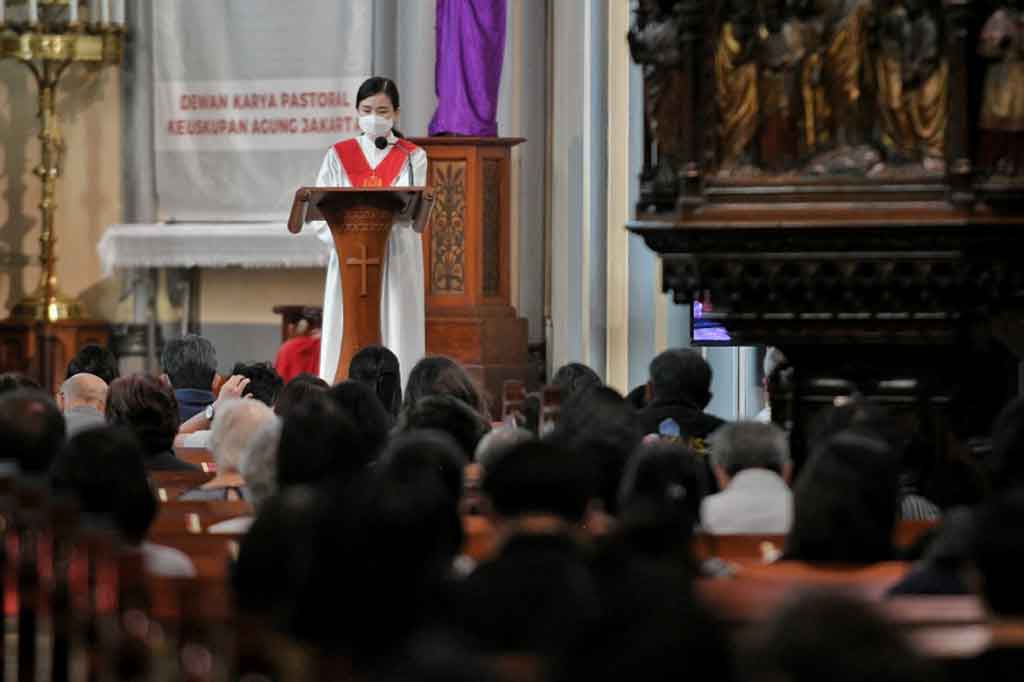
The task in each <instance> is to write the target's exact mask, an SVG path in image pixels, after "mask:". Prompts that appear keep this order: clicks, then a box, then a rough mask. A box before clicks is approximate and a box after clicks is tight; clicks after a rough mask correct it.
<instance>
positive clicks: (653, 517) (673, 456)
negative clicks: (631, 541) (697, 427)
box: [619, 441, 709, 538]
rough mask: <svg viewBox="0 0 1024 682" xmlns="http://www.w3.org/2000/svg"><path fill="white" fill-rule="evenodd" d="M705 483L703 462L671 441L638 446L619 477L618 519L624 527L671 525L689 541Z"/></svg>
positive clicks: (705, 474) (705, 488)
mask: <svg viewBox="0 0 1024 682" xmlns="http://www.w3.org/2000/svg"><path fill="white" fill-rule="evenodd" d="M708 483H709V482H708V480H707V473H706V471H705V469H704V464H703V462H702V461H701V460H700V459H699V458H698V457H697V455H695V454H694V453H693V451H691V450H690V449H689V448H687V447H685V446H683V445H681V444H679V443H675V442H671V441H657V442H655V443H649V444H644V445H641V446H640V447H639V448H638V449H637V451H636V452H635V453H634V454H633V456H632V457H630V458H629V462H628V463H627V464H626V471H625V473H624V474H623V476H622V485H621V487H620V488H619V510H620V516H621V518H622V520H623V521H624V522H626V523H634V524H648V523H657V524H671V525H674V526H675V531H676V532H679V530H680V529H682V530H685V531H686V532H685V537H687V538H688V537H689V531H690V530H692V528H693V527H694V525H695V524H696V523H697V522H698V521H699V520H700V503H701V500H702V499H704V496H705V495H706V494H707V492H708V489H709V485H708Z"/></svg>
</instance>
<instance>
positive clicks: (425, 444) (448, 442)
mask: <svg viewBox="0 0 1024 682" xmlns="http://www.w3.org/2000/svg"><path fill="white" fill-rule="evenodd" d="M466 461H467V460H466V456H465V454H464V453H463V452H462V448H460V447H459V445H458V443H456V442H455V441H454V440H453V439H452V438H451V436H449V435H448V434H446V433H443V432H440V431H429V430H422V431H410V432H409V433H403V434H400V435H398V436H397V437H395V439H394V440H392V441H391V442H390V443H389V444H388V447H387V449H385V450H384V452H383V453H382V454H381V457H380V460H379V461H378V462H377V468H378V470H380V471H383V472H386V473H385V474H384V475H385V476H386V478H387V479H388V480H391V481H416V480H418V479H420V478H423V477H436V478H437V480H438V481H440V483H441V484H442V485H443V486H444V487H445V490H446V491H447V492H448V494H449V495H451V497H452V499H453V500H455V501H456V502H458V501H459V500H460V499H461V498H462V491H463V482H462V481H463V470H464V469H465V467H466Z"/></svg>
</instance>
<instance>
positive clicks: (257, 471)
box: [238, 419, 281, 513]
mask: <svg viewBox="0 0 1024 682" xmlns="http://www.w3.org/2000/svg"><path fill="white" fill-rule="evenodd" d="M280 442H281V420H280V419H273V420H271V421H268V422H267V423H266V424H264V425H263V426H261V427H260V428H259V430H258V431H256V433H254V434H253V435H252V438H250V439H249V443H248V447H247V448H246V449H245V451H244V452H243V453H242V461H241V463H240V465H239V469H238V470H239V472H241V474H242V478H243V479H244V480H245V485H246V486H247V487H248V488H249V494H250V496H251V498H252V506H253V508H254V509H255V510H256V512H257V513H259V511H260V509H262V508H263V504H264V503H265V502H266V501H267V500H268V499H270V497H271V496H272V495H274V493H276V492H277V446H278V444H279V443H280Z"/></svg>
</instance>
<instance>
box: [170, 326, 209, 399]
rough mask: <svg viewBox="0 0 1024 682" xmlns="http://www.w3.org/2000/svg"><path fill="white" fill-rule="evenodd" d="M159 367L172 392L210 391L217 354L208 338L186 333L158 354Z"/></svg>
mask: <svg viewBox="0 0 1024 682" xmlns="http://www.w3.org/2000/svg"><path fill="white" fill-rule="evenodd" d="M160 364H161V366H162V367H163V369H164V373H165V374H166V375H167V377H168V378H169V379H170V380H171V386H173V387H174V389H175V390H178V389H182V388H194V389H198V390H201V391H209V390H211V387H212V386H213V378H214V377H215V376H216V375H217V351H216V349H215V348H214V347H213V344H212V343H210V341H209V340H208V339H205V338H203V337H202V336H199V335H198V334H186V335H185V336H183V337H181V338H180V339H173V340H171V341H168V342H167V345H165V346H164V352H163V353H161V354H160Z"/></svg>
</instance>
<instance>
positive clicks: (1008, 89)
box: [978, 0, 1024, 175]
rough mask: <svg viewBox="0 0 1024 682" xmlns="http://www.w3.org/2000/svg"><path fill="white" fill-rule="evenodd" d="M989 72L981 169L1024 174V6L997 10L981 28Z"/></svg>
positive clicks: (983, 105)
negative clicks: (988, 59) (990, 61)
mask: <svg viewBox="0 0 1024 682" xmlns="http://www.w3.org/2000/svg"><path fill="white" fill-rule="evenodd" d="M978 53H979V54H980V55H981V56H983V57H988V58H990V59H994V60H996V61H994V62H993V63H992V64H991V65H989V67H988V69H987V71H986V72H985V85H984V91H983V95H982V102H981V116H980V118H979V121H978V126H979V127H980V128H981V135H980V140H979V145H978V152H979V153H978V165H979V166H980V167H981V168H982V169H984V170H987V171H988V172H989V173H992V174H998V175H1021V174H1024V1H1022V0H1012V1H1011V2H1009V3H1007V6H1006V7H1004V8H1001V9H998V10H996V11H995V12H993V13H992V16H990V17H989V18H988V20H987V21H986V22H985V25H984V26H983V27H982V29H981V37H980V40H979V44H978Z"/></svg>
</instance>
